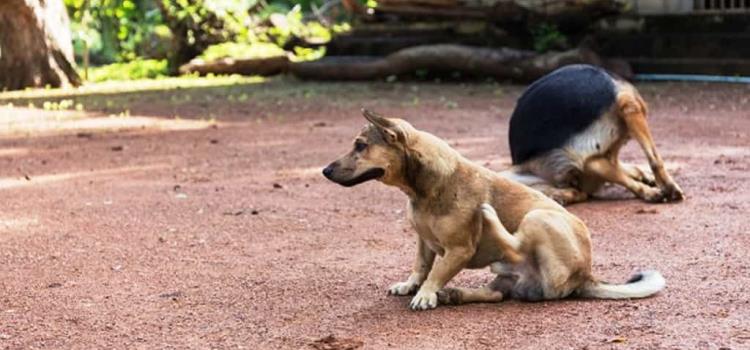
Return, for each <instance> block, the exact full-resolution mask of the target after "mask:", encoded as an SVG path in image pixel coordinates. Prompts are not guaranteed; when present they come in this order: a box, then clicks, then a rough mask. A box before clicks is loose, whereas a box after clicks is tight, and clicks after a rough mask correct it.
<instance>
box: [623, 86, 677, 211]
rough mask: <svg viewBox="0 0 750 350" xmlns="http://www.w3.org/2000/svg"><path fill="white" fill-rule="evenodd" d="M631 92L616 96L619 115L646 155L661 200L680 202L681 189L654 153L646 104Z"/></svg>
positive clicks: (654, 146)
mask: <svg viewBox="0 0 750 350" xmlns="http://www.w3.org/2000/svg"><path fill="white" fill-rule="evenodd" d="M632 90H633V88H630V89H628V90H626V91H624V92H622V93H620V94H619V95H618V96H617V108H618V111H619V114H620V116H621V118H622V119H623V120H624V121H625V125H626V126H627V128H628V132H629V133H630V135H631V136H632V137H633V138H634V139H635V140H636V141H638V143H639V144H640V145H641V148H642V149H643V152H644V153H645V154H646V158H648V163H649V166H650V167H651V171H653V173H654V177H655V178H656V183H657V185H658V186H659V188H660V189H661V192H662V200H664V201H679V200H682V199H683V198H684V197H685V195H684V194H683V192H682V189H681V188H680V186H678V185H677V184H676V183H675V182H674V180H673V179H672V177H671V176H669V173H667V170H666V169H665V168H664V161H662V159H661V156H659V153H658V152H656V145H654V140H653V138H652V137H651V131H650V130H649V128H648V123H647V122H646V113H647V108H646V103H645V102H644V101H643V99H641V98H640V96H638V95H637V93H636V92H635V91H632Z"/></svg>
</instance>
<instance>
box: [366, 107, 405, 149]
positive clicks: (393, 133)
mask: <svg viewBox="0 0 750 350" xmlns="http://www.w3.org/2000/svg"><path fill="white" fill-rule="evenodd" d="M362 115H363V116H365V119H367V121H369V122H370V123H372V125H375V127H377V128H378V130H380V132H381V133H382V134H383V137H384V138H385V140H386V141H388V143H395V142H401V143H405V142H406V133H404V131H403V130H402V129H401V128H400V127H399V126H398V124H396V123H394V122H393V121H391V120H389V119H387V118H383V117H381V116H379V115H377V114H375V113H374V112H372V111H370V110H367V109H365V108H362Z"/></svg>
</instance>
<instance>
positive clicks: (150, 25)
mask: <svg viewBox="0 0 750 350" xmlns="http://www.w3.org/2000/svg"><path fill="white" fill-rule="evenodd" d="M64 1H65V6H66V7H67V9H68V13H69V14H70V17H71V20H72V22H73V24H72V26H71V27H72V29H73V40H74V42H76V44H75V48H76V49H77V50H76V53H77V54H79V55H80V54H81V53H82V50H83V45H84V43H86V44H87V45H88V47H89V50H90V53H91V55H92V56H94V57H95V58H98V59H99V60H100V61H109V62H111V61H127V60H132V59H134V58H136V57H137V56H138V55H139V51H140V49H141V48H142V46H143V44H144V42H146V41H147V40H149V39H151V38H152V36H153V35H154V34H155V32H156V31H158V30H159V28H160V26H163V20H162V18H161V13H160V11H159V9H158V7H157V6H156V4H155V3H154V1H153V0H64ZM162 29H163V28H162ZM162 33H163V30H162Z"/></svg>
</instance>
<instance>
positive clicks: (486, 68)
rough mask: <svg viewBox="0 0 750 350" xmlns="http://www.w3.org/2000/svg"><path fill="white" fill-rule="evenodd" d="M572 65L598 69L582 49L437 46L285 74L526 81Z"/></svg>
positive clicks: (294, 68)
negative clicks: (454, 76) (462, 76)
mask: <svg viewBox="0 0 750 350" xmlns="http://www.w3.org/2000/svg"><path fill="white" fill-rule="evenodd" d="M574 63H589V64H595V65H602V60H601V59H600V58H599V56H598V55H597V54H596V53H594V52H592V51H590V50H587V49H574V50H569V51H564V52H550V53H546V54H541V55H540V54H537V53H536V52H534V51H526V50H515V49H510V48H499V49H492V48H483V47H470V46H462V45H450V44H440V45H423V46H415V47H410V48H407V49H403V50H399V51H397V52H395V53H393V54H390V55H388V56H386V57H356V56H355V57H335V56H334V57H325V58H323V59H320V60H317V61H308V62H296V63H291V64H290V66H289V72H290V73H291V74H293V75H294V76H296V77H298V78H300V79H309V80H373V79H382V78H386V77H388V76H392V75H396V76H397V75H405V74H411V73H415V72H417V71H419V70H427V71H430V72H448V73H451V72H461V73H463V74H467V75H474V76H478V77H488V78H495V79H498V80H513V81H518V82H529V81H533V80H535V79H537V78H539V77H541V76H542V75H544V74H547V73H549V72H551V71H553V70H555V69H557V68H559V67H562V66H564V65H567V64H574Z"/></svg>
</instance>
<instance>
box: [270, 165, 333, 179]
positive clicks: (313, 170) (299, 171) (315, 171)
mask: <svg viewBox="0 0 750 350" xmlns="http://www.w3.org/2000/svg"><path fill="white" fill-rule="evenodd" d="M324 167H325V165H321V166H316V167H310V168H292V169H283V170H280V171H279V172H278V174H279V175H281V176H284V177H287V176H288V177H293V178H312V177H317V176H323V175H322V174H321V171H323V168H324Z"/></svg>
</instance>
